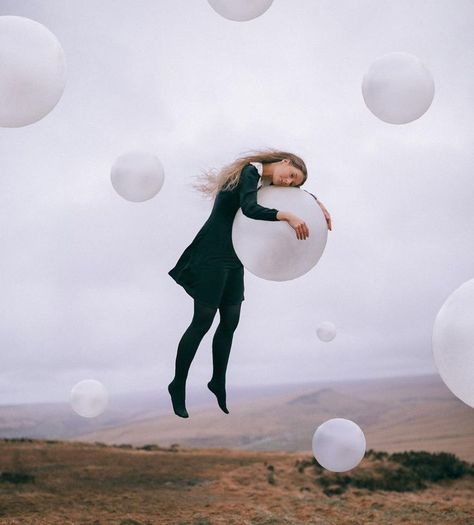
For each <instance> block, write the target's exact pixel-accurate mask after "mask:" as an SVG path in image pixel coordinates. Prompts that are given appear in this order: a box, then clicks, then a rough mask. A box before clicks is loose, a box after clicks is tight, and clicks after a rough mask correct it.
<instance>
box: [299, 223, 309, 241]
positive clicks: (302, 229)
mask: <svg viewBox="0 0 474 525" xmlns="http://www.w3.org/2000/svg"><path fill="white" fill-rule="evenodd" d="M296 237H297V238H298V240H300V241H302V240H305V239H306V238H307V237H309V229H308V226H307V225H306V223H305V222H302V223H301V224H299V225H298V226H297V228H296Z"/></svg>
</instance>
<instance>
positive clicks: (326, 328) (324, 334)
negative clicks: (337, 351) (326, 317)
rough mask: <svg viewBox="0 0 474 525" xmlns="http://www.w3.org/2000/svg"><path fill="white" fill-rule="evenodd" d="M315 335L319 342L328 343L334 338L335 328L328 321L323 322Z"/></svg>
mask: <svg viewBox="0 0 474 525" xmlns="http://www.w3.org/2000/svg"><path fill="white" fill-rule="evenodd" d="M316 333H317V334H318V337H319V339H321V341H324V342H325V343H329V341H332V340H333V339H334V338H335V337H336V326H335V325H334V324H333V323H331V322H330V321H323V322H322V323H321V324H320V325H319V326H318V328H317V330H316Z"/></svg>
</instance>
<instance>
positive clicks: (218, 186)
mask: <svg viewBox="0 0 474 525" xmlns="http://www.w3.org/2000/svg"><path fill="white" fill-rule="evenodd" d="M283 159H288V160H289V161H290V163H291V165H292V166H294V167H295V168H298V169H299V170H301V171H302V173H303V182H302V183H301V184H304V183H305V181H306V179H307V178H308V170H307V169H306V164H305V163H304V161H303V159H302V158H300V157H298V156H297V155H295V154H293V153H288V152H287V151H280V150H276V149H266V150H254V151H250V152H248V153H247V154H246V155H244V156H242V157H239V158H237V159H236V160H234V162H232V163H230V164H227V165H226V166H224V167H223V168H221V169H220V170H219V171H217V170H215V169H210V170H205V171H203V172H202V173H201V175H200V176H199V177H197V180H198V181H197V182H196V183H194V184H192V186H193V187H194V188H195V189H196V190H198V191H200V192H201V193H203V194H204V195H206V196H207V197H209V198H213V197H215V196H216V195H217V194H218V193H219V192H220V191H221V190H232V189H233V188H235V187H236V186H237V184H238V183H239V180H240V173H241V172H242V169H243V168H244V166H246V165H247V164H249V163H250V162H261V163H262V164H268V163H271V162H280V161H281V160H283Z"/></svg>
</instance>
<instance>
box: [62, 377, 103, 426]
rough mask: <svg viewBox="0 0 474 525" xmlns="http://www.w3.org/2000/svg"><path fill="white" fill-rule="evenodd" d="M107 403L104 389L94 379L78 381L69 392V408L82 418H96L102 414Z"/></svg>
mask: <svg viewBox="0 0 474 525" xmlns="http://www.w3.org/2000/svg"><path fill="white" fill-rule="evenodd" d="M108 401H109V397H108V394H107V390H106V388H105V387H104V385H103V384H102V383H100V382H99V381H96V380H95V379H84V380H83V381H79V383H77V384H76V385H75V386H74V387H73V388H72V390H71V396H70V403H71V407H72V409H73V410H74V411H75V412H76V413H77V414H79V415H80V416H82V417H97V416H98V415H100V414H102V412H103V411H104V410H105V408H106V406H107V403H108Z"/></svg>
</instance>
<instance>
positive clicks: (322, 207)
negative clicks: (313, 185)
mask: <svg viewBox="0 0 474 525" xmlns="http://www.w3.org/2000/svg"><path fill="white" fill-rule="evenodd" d="M316 202H317V203H318V204H319V207H320V208H321V210H322V212H323V214H324V218H325V219H326V222H327V225H328V230H329V231H332V220H331V215H330V214H329V212H328V210H327V209H326V206H324V204H323V203H322V202H321V201H318V200H317V201H316Z"/></svg>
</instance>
